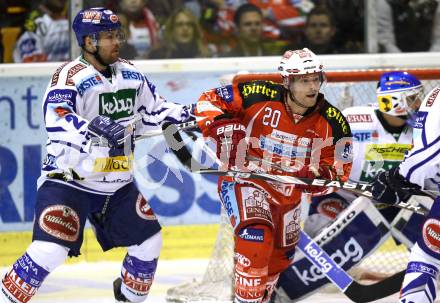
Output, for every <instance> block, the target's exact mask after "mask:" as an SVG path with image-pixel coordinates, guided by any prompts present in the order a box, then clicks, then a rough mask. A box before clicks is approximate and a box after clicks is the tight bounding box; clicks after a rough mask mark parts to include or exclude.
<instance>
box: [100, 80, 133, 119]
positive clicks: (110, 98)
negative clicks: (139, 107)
mask: <svg viewBox="0 0 440 303" xmlns="http://www.w3.org/2000/svg"><path fill="white" fill-rule="evenodd" d="M135 100H136V90H135V89H133V88H128V89H121V90H118V91H117V92H115V93H102V94H100V95H99V114H100V115H104V116H107V117H109V118H111V119H112V120H114V121H117V120H118V119H121V118H128V117H131V116H132V115H133V113H134V106H135Z"/></svg>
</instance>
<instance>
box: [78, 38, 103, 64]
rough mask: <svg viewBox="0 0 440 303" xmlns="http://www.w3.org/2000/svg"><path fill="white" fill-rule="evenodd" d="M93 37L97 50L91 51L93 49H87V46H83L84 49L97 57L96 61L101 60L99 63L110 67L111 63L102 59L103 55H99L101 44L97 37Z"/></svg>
mask: <svg viewBox="0 0 440 303" xmlns="http://www.w3.org/2000/svg"><path fill="white" fill-rule="evenodd" d="M93 39H94V41H93V43H94V46H95V48H96V50H95V51H94V52H91V51H89V50H87V49H86V48H85V47H83V49H84V50H85V51H86V52H87V53H89V54H90V55H92V56H93V57H94V58H95V59H96V61H98V62H99V64H101V65H103V66H105V67H108V66H109V64H108V63H106V62H104V60H103V59H102V57H101V55H99V46H98V43H97V41H96V37H94V38H93Z"/></svg>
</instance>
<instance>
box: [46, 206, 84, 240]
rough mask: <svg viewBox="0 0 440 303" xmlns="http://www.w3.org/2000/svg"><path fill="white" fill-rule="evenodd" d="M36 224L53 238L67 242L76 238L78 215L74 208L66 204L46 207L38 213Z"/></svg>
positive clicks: (77, 233)
mask: <svg viewBox="0 0 440 303" xmlns="http://www.w3.org/2000/svg"><path fill="white" fill-rule="evenodd" d="M38 224H39V225H40V228H41V229H42V230H44V231H45V232H46V233H48V234H49V235H51V236H53V237H55V238H58V239H61V240H64V241H69V242H75V241H76V240H77V239H78V235H79V229H80V222H79V216H78V214H77V213H76V212H75V210H73V209H72V208H70V207H68V206H66V205H61V204H57V205H52V206H49V207H46V208H45V209H44V210H43V211H42V213H41V215H40V218H39V220H38Z"/></svg>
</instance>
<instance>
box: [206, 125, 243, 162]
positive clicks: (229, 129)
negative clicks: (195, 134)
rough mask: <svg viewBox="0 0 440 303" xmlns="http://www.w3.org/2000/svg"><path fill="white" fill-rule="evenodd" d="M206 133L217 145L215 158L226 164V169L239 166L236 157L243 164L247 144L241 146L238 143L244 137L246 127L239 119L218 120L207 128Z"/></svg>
mask: <svg viewBox="0 0 440 303" xmlns="http://www.w3.org/2000/svg"><path fill="white" fill-rule="evenodd" d="M216 118H217V117H216ZM208 133H209V136H210V137H211V138H213V139H214V140H215V141H216V143H217V152H216V153H217V158H219V159H220V160H221V161H222V162H223V163H227V165H228V168H231V167H233V166H237V164H239V163H237V161H236V160H237V155H240V156H241V157H240V158H239V159H242V160H243V162H244V156H245V154H246V152H247V144H245V145H241V144H240V142H242V140H244V139H245V137H246V127H245V126H244V125H243V124H242V123H241V121H240V120H239V119H237V118H234V119H228V118H219V119H218V120H215V121H213V122H212V123H211V124H210V125H209V126H208ZM242 144H243V143H242Z"/></svg>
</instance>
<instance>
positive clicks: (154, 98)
mask: <svg viewBox="0 0 440 303" xmlns="http://www.w3.org/2000/svg"><path fill="white" fill-rule="evenodd" d="M139 98H140V103H141V105H140V106H139V108H138V112H139V113H141V114H142V124H143V129H142V132H146V131H148V130H152V129H155V128H158V127H159V125H161V124H162V123H163V122H165V121H167V122H171V123H182V122H186V121H188V120H191V119H193V116H192V106H190V105H183V104H177V103H173V102H167V101H166V100H165V99H164V98H163V97H162V96H160V95H159V93H158V92H157V91H156V87H155V86H154V85H153V84H152V83H151V82H149V81H148V80H147V79H146V78H145V82H144V85H143V89H142V92H141V94H140V96H139ZM142 132H141V133H142Z"/></svg>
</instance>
